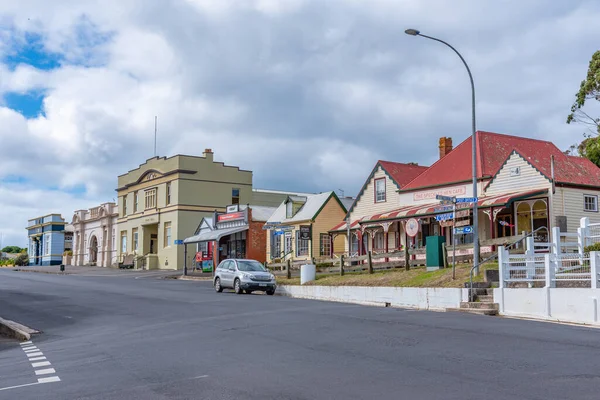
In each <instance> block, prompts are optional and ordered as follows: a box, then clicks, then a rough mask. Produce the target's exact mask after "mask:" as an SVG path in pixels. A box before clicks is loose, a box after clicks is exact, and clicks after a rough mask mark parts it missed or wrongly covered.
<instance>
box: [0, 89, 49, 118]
mask: <svg viewBox="0 0 600 400" xmlns="http://www.w3.org/2000/svg"><path fill="white" fill-rule="evenodd" d="M4 103H5V104H6V106H7V107H8V108H11V109H13V110H15V111H17V112H19V113H21V114H22V115H23V116H24V117H25V118H28V119H29V118H36V117H38V116H39V115H43V116H44V117H45V116H46V114H45V113H44V110H43V104H44V91H42V90H35V91H31V92H27V93H16V92H9V93H6V94H5V95H4Z"/></svg>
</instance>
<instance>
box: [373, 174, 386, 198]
mask: <svg viewBox="0 0 600 400" xmlns="http://www.w3.org/2000/svg"><path fill="white" fill-rule="evenodd" d="M384 201H385V178H379V179H375V203H383V202H384Z"/></svg>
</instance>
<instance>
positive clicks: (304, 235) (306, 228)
mask: <svg viewBox="0 0 600 400" xmlns="http://www.w3.org/2000/svg"><path fill="white" fill-rule="evenodd" d="M310 231H311V229H310V225H300V239H303V240H310Z"/></svg>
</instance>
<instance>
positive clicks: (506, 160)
mask: <svg viewBox="0 0 600 400" xmlns="http://www.w3.org/2000/svg"><path fill="white" fill-rule="evenodd" d="M513 155H517V156H519V157H520V158H521V160H523V161H525V162H526V163H527V165H529V166H530V167H531V168H533V169H534V170H535V171H537V172H538V173H539V174H540V175H541V176H542V177H544V178H546V179H547V180H548V182H552V179H551V178H549V177H547V176H546V175H545V174H544V173H543V172H542V171H540V170H539V169H537V168H536V167H535V166H534V165H533V164H532V163H530V162H529V160H527V159H526V158H525V157H523V156H522V155H521V153H519V152H518V151H516V150H513V151H512V152H511V153H510V154H509V155H508V157H506V159H505V160H504V162H503V163H502V165H501V166H500V168H498V171H496V173H495V174H494V176H492V179H490V181H489V182H488V183H487V185H485V186H484V188H483V190H484V191H486V190H488V188H489V187H490V185H491V184H492V183H493V182H494V181H495V180H496V178H497V177H498V175H500V172H501V171H502V170H503V169H504V167H506V165H507V164H508V161H509V160H510V159H511V157H512V156H513Z"/></svg>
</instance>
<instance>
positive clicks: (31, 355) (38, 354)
mask: <svg viewBox="0 0 600 400" xmlns="http://www.w3.org/2000/svg"><path fill="white" fill-rule="evenodd" d="M43 355H44V353H42V352H41V351H39V352H37V353H29V354H27V357H38V356H43Z"/></svg>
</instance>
